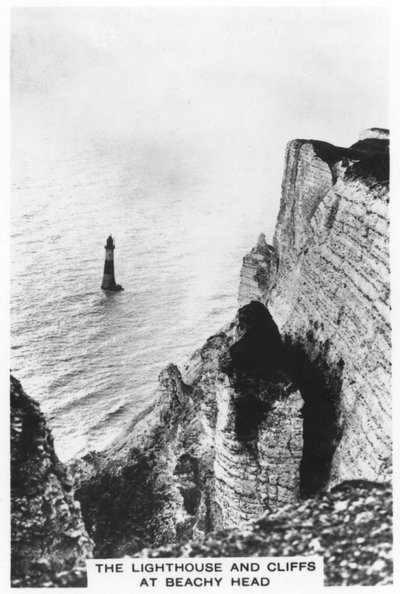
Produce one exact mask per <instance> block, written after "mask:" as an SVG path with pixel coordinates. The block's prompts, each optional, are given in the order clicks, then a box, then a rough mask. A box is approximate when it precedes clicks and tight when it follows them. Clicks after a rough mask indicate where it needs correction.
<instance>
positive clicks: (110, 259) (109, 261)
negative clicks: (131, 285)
mask: <svg viewBox="0 0 400 594" xmlns="http://www.w3.org/2000/svg"><path fill="white" fill-rule="evenodd" d="M104 247H105V249H106V260H105V262H104V274H103V282H102V283H101V288H102V289H104V290H105V291H123V288H122V287H121V285H117V284H116V283H115V275H114V249H115V244H114V240H113V238H112V235H111V234H110V235H109V236H108V238H107V242H106V245H105V246H104Z"/></svg>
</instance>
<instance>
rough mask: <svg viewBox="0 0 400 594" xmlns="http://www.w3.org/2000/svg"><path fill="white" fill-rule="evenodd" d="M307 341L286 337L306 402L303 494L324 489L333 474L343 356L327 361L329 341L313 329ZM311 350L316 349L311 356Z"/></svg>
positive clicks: (292, 369) (295, 374)
mask: <svg viewBox="0 0 400 594" xmlns="http://www.w3.org/2000/svg"><path fill="white" fill-rule="evenodd" d="M309 334H310V335H309V336H307V343H308V344H307V343H306V345H304V344H302V343H301V342H293V341H292V340H291V339H290V337H286V339H285V344H286V349H287V353H288V358H289V362H290V368H291V375H292V379H293V381H294V382H295V384H296V385H297V386H298V388H299V390H300V392H301V395H302V398H303V400H304V406H303V409H302V415H303V440H304V444H303V456H302V460H301V464H300V495H301V497H303V498H306V497H311V496H313V495H315V494H316V493H318V492H319V491H320V490H321V489H323V488H324V487H325V486H326V485H327V483H328V481H329V477H330V471H331V464H332V459H333V455H334V453H335V450H336V447H337V445H338V443H339V441H340V438H341V426H340V408H339V399H340V392H341V386H342V372H343V367H344V361H343V359H339V360H338V361H337V363H336V364H332V363H328V362H327V352H328V350H329V347H330V345H329V341H325V343H318V342H317V341H315V339H314V336H313V334H312V332H310V333H309ZM310 353H314V355H315V353H317V354H316V356H314V357H311V355H310Z"/></svg>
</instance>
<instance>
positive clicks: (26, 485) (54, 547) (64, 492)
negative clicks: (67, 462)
mask: <svg viewBox="0 0 400 594" xmlns="http://www.w3.org/2000/svg"><path fill="white" fill-rule="evenodd" d="M92 549H93V543H92V542H91V540H90V538H89V536H88V534H87V532H86V529H85V527H84V524H83V521H82V516H81V512H80V504H79V502H78V501H76V500H75V498H74V493H73V482H72V478H71V476H70V475H69V473H68V472H67V469H66V467H65V466H64V465H63V464H62V463H61V462H60V461H59V460H58V458H57V456H56V454H55V452H54V447H53V439H52V436H51V433H50V431H49V429H48V428H47V425H46V421H45V419H44V417H43V415H42V413H41V412H40V409H39V405H38V404H37V403H36V402H35V401H34V400H32V399H31V398H29V397H28V396H27V395H26V394H25V392H24V391H23V389H22V387H21V384H20V383H19V382H18V381H17V380H16V379H15V378H13V377H11V580H12V585H13V586H14V587H32V586H34V587H45V586H84V585H86V571H85V568H86V561H85V560H86V558H87V557H90V556H92Z"/></svg>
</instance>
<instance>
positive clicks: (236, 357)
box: [220, 301, 288, 443]
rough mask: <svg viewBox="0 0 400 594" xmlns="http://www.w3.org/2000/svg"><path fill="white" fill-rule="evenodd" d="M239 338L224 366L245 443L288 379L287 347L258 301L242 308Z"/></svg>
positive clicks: (254, 436)
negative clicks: (232, 391)
mask: <svg viewBox="0 0 400 594" xmlns="http://www.w3.org/2000/svg"><path fill="white" fill-rule="evenodd" d="M237 335H238V340H237V341H236V342H235V343H234V344H233V345H232V346H231V347H230V349H229V354H228V356H227V357H226V359H225V360H221V361H220V365H221V369H222V370H223V371H224V372H225V373H227V375H228V377H229V378H230V383H231V386H232V387H233V389H234V393H235V397H234V400H233V405H234V407H235V432H236V435H237V437H238V439H239V441H241V442H242V443H248V442H250V441H254V440H256V439H257V436H258V428H259V425H260V423H261V421H262V420H263V419H264V418H265V416H266V415H267V414H268V412H269V410H270V408H271V404H272V402H273V401H274V400H276V398H277V397H278V396H279V393H280V392H279V390H280V385H281V384H282V382H284V381H287V379H288V377H287V365H286V360H285V359H286V357H285V348H284V345H283V342H282V339H281V337H280V334H279V330H278V327H277V326H276V324H275V322H274V320H273V318H272V316H271V314H270V313H269V311H268V309H267V308H266V307H265V305H263V304H262V303H260V302H259V301H252V302H251V303H249V304H248V305H245V306H244V307H242V308H240V309H239V311H238V315H237Z"/></svg>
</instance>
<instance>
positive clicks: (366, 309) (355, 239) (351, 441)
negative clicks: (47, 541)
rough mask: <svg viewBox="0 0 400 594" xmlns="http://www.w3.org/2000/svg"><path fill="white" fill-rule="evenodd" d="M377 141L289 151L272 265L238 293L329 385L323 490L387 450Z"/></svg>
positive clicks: (364, 472) (383, 160) (384, 207)
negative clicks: (264, 312)
mask: <svg viewBox="0 0 400 594" xmlns="http://www.w3.org/2000/svg"><path fill="white" fill-rule="evenodd" d="M387 138H388V135H387V131H385V130H380V129H371V130H369V131H365V132H363V133H362V134H361V136H360V140H359V141H358V142H357V143H356V144H355V145H353V146H352V147H351V148H350V149H341V148H338V147H333V146H332V145H328V144H327V143H320V142H316V141H304V140H300V141H299V140H297V141H293V142H291V143H289V145H288V148H287V152H286V170H285V174H284V180H283V186H282V187H283V192H282V200H281V208H280V213H279V216H278V223H277V227H276V231H275V237H274V246H273V249H274V254H275V262H276V266H275V267H271V264H270V262H271V258H270V256H269V255H268V256H267V257H266V258H265V263H264V267H265V268H266V269H269V270H270V277H269V279H268V280H267V281H266V280H265V279H264V280H263V282H262V283H259V282H258V279H257V278H256V275H253V281H252V282H253V284H254V283H255V284H257V285H258V289H254V288H252V289H251V290H250V291H249V292H248V294H247V296H246V294H245V291H243V290H242V291H241V293H240V301H241V303H243V302H245V301H246V299H247V300H251V299H253V295H254V294H255V293H256V292H257V290H258V292H259V295H261V296H259V299H260V301H262V302H263V303H266V304H267V305H268V309H269V310H270V311H271V313H272V315H273V317H274V319H275V321H276V323H277V325H278V328H279V330H280V332H281V333H282V334H283V335H284V336H285V337H286V338H287V340H289V341H292V342H295V343H297V344H298V345H299V346H300V347H301V348H302V350H303V352H304V354H305V355H306V357H307V359H308V360H309V361H315V362H317V364H318V358H320V357H321V355H323V366H321V365H320V363H319V366H320V369H321V370H323V371H324V375H325V378H326V381H327V382H328V383H329V382H330V383H332V382H333V383H335V382H336V384H337V385H336V392H337V399H336V405H337V410H338V419H337V425H338V426H337V427H336V435H333V440H334V441H336V445H337V447H336V446H335V448H336V449H335V453H334V455H333V460H332V466H331V470H330V482H331V483H332V484H333V483H335V482H337V481H340V480H344V479H347V478H355V477H360V478H368V479H371V480H374V479H375V478H376V477H377V476H378V474H379V471H380V467H381V465H382V463H383V462H384V461H385V459H386V458H387V457H388V455H389V454H390V450H391V425H390V418H391V399H390V302H389V295H390V283H389V215H388V204H389V194H388V178H389V164H388V140H387ZM245 266H246V259H245V261H244V267H245ZM259 266H262V263H259ZM251 275H252V271H251V270H250V269H248V270H247V272H243V271H242V277H243V276H245V277H246V276H247V277H248V276H250V277H251ZM247 285H248V286H250V285H251V281H248V282H247ZM339 383H340V386H339Z"/></svg>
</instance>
